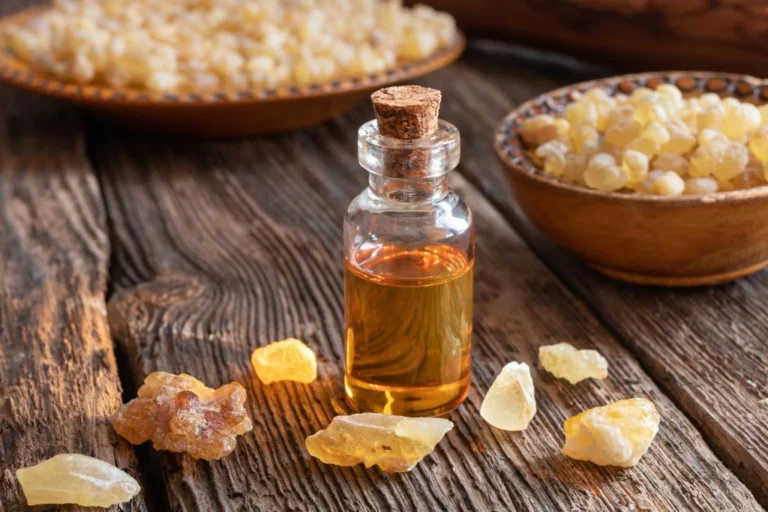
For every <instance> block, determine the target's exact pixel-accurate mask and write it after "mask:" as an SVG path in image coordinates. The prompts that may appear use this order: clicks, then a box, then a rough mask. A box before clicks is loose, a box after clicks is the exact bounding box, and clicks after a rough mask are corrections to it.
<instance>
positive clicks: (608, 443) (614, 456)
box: [562, 398, 660, 468]
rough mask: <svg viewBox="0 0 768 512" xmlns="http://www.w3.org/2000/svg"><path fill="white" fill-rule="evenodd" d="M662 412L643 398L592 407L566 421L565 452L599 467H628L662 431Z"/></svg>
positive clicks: (643, 453)
mask: <svg viewBox="0 0 768 512" xmlns="http://www.w3.org/2000/svg"><path fill="white" fill-rule="evenodd" d="M659 421H660V418H659V413H658V412H657V411H656V407H655V406H654V405H653V402H651V401H649V400H646V399H644V398H632V399H629V400H621V401H619V402H614V403H612V404H608V405H606V406H603V407H597V408H595V409H589V410H586V411H584V412H582V413H581V414H579V415H576V416H574V417H573V418H569V419H568V420H566V422H565V424H564V425H563V428H564V429H565V444H564V445H563V450H562V451H563V454H565V455H567V456H568V457H570V458H572V459H576V460H586V461H589V462H593V463H595V464H597V465H599V466H619V467H623V468H628V467H631V466H634V465H636V464H637V463H638V462H639V461H640V458H641V457H642V456H643V455H645V452H647V451H648V447H649V446H651V442H652V441H653V438H654V437H655V436H656V432H658V431H659Z"/></svg>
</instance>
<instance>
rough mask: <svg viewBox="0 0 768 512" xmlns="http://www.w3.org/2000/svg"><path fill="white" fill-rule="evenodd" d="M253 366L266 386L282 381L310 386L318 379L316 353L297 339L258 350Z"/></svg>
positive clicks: (252, 356) (254, 352) (253, 356)
mask: <svg viewBox="0 0 768 512" xmlns="http://www.w3.org/2000/svg"><path fill="white" fill-rule="evenodd" d="M251 364H253V369H254V371H255V372H256V375H257V376H258V377H259V380H261V382H263V383H264V384H271V383H272V382H278V381H281V380H291V381H294V382H301V383H303V384H309V383H310V382H312V381H314V380H315V379H316V378H317V359H316V358H315V353H314V352H312V349H311V348H309V347H308V346H307V345H306V344H305V343H304V342H302V341H301V340H297V339H296V338H288V339H287V340H283V341H275V342H274V343H270V344H269V345H267V346H266V347H261V348H257V349H256V350H254V351H253V354H252V355H251Z"/></svg>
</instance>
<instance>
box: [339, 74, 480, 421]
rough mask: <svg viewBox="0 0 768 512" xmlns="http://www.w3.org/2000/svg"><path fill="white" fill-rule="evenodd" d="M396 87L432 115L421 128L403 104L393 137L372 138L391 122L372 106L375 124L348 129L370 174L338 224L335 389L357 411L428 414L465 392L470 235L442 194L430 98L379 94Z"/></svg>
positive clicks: (450, 137) (443, 140)
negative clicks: (340, 263) (340, 284)
mask: <svg viewBox="0 0 768 512" xmlns="http://www.w3.org/2000/svg"><path fill="white" fill-rule="evenodd" d="M403 90H407V91H409V98H412V97H413V96H414V94H416V93H419V94H422V95H423V94H434V93H436V94H437V107H434V105H433V107H434V108H433V109H432V111H433V112H432V113H431V115H432V116H434V119H433V120H429V119H426V120H425V119H419V118H418V116H419V115H421V116H424V115H425V114H424V109H416V110H417V112H413V111H412V110H413V105H411V106H410V107H408V108H405V107H403V108H404V109H405V110H404V111H403V112H400V114H399V115H395V116H394V117H395V120H394V121H395V122H397V123H400V125H398V126H396V127H395V129H394V130H392V129H387V130H385V129H383V128H385V127H386V128H392V127H391V126H387V125H388V124H389V123H391V122H392V121H393V118H392V117H386V116H382V115H380V113H379V109H377V116H378V120H373V121H370V122H368V123H366V124H364V125H363V126H362V127H361V128H360V131H359V140H358V156H359V161H360V164H361V165H362V166H363V167H364V168H365V169H366V170H367V171H368V172H369V173H370V176H369V186H368V188H367V189H366V190H364V191H363V192H362V193H361V194H360V195H359V196H358V197H357V198H355V199H354V200H353V201H352V203H351V205H350V206H349V209H348V211H347V214H346V217H345V220H344V283H345V317H346V319H345V320H346V375H345V389H346V392H347V395H348V396H349V397H350V398H352V399H353V400H354V401H355V402H356V404H357V405H358V406H359V408H360V409H361V410H365V411H373V412H383V413H387V414H398V415H404V416H437V415H442V414H445V413H447V412H449V411H451V410H453V409H454V408H456V407H457V406H458V405H459V404H460V403H461V402H462V401H463V400H464V399H465V398H466V396H467V393H468V391H469V385H470V348H471V339H472V287H473V268H474V258H475V230H474V224H473V219H472V213H471V211H470V209H469V207H468V206H467V205H466V204H465V203H464V202H463V201H462V200H461V198H459V197H458V196H457V195H456V194H455V193H453V192H452V191H451V190H450V189H449V188H448V182H447V174H448V172H449V171H450V170H451V169H453V168H455V167H456V165H457V164H458V162H459V154H460V144H459V132H458V130H457V129H456V127H455V126H453V125H452V124H450V123H447V122H445V121H442V120H439V121H438V119H437V108H439V97H440V96H439V92H438V91H434V90H431V89H424V88H415V87H414V86H408V87H395V88H389V89H385V90H384V91H388V92H389V93H390V94H393V93H392V91H395V93H397V94H404V92H403ZM424 91H427V92H424ZM380 92H381V91H380ZM416 96H417V97H418V94H416ZM373 98H374V107H377V103H376V94H374V96H373ZM422 106H423V105H422ZM408 109H411V110H408ZM419 112H421V114H419ZM396 114H397V113H396ZM408 116H411V118H409V117H408ZM414 116H416V117H415V118H413V117H414ZM404 119H405V120H406V121H405V122H404V121H403V120H404ZM404 125H407V126H412V125H417V126H419V125H420V126H421V131H419V129H417V130H416V131H415V132H414V131H413V130H410V134H413V133H415V134H416V135H423V136H418V137H416V138H397V137H394V136H391V135H398V134H400V132H399V131H398V130H399V129H400V128H402V127H403V126H404ZM425 126H426V129H429V128H430V126H431V130H429V132H428V133H424V131H425V128H424V127H425ZM406 132H409V130H406ZM408 134H409V133H406V135H408Z"/></svg>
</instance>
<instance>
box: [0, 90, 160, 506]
mask: <svg viewBox="0 0 768 512" xmlns="http://www.w3.org/2000/svg"><path fill="white" fill-rule="evenodd" d="M109 249H110V248H109V237H108V235H107V232H106V216H105V214H104V207H103V204H102V202H101V197H100V192H99V187H98V181H97V179H96V176H95V175H94V173H93V171H92V169H91V167H90V164H89V163H88V159H87V157H86V155H85V149H84V140H83V135H82V129H81V126H80V123H79V121H78V118H77V117H76V116H74V115H72V114H71V112H70V111H62V110H61V109H59V108H58V107H56V106H54V105H53V104H51V103H50V102H48V101H34V100H31V99H30V98H28V97H25V96H23V95H21V94H18V93H13V92H11V91H9V90H8V89H5V88H3V89H2V90H0V471H1V472H2V473H0V510H2V511H6V512H9V511H16V510H21V509H22V508H23V507H24V505H23V504H24V503H25V500H24V497H23V494H22V491H21V488H20V486H19V485H18V483H17V481H16V477H15V471H16V469H18V468H19V467H24V466H29V465H32V464H36V463H38V462H41V461H43V460H45V459H47V458H49V457H52V456H53V455H56V454H57V453H65V452H75V453H83V454H85V455H90V456H93V457H96V458H99V459H102V460H105V461H107V462H109V463H111V464H115V465H116V466H118V467H120V468H121V469H124V470H125V471H127V472H128V473H130V474H132V475H134V476H138V470H137V462H136V458H135V455H134V450H133V448H132V447H131V446H130V445H129V444H128V443H126V442H124V441H122V440H121V439H119V438H118V436H117V435H116V434H115V433H114V431H113V430H112V427H111V425H110V421H109V417H110V416H111V415H112V413H113V412H114V411H115V410H116V409H117V408H118V407H119V406H120V404H121V402H122V399H121V395H120V393H121V388H120V382H119V379H118V374H117V365H116V362H115V355H114V352H113V346H112V339H111V337H110V334H109V327H108V324H107V315H106V302H105V297H104V295H105V292H106V283H107V265H108V261H109ZM114 509H115V510H135V511H138V510H146V507H145V505H144V502H143V498H142V497H141V496H139V497H138V498H136V499H134V500H133V501H131V502H130V503H128V504H126V505H124V506H120V507H114Z"/></svg>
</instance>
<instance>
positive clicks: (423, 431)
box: [306, 412, 453, 472]
mask: <svg viewBox="0 0 768 512" xmlns="http://www.w3.org/2000/svg"><path fill="white" fill-rule="evenodd" d="M452 428H453V423H452V422H451V421H449V420H444V419H441V418H406V417H404V416H391V415H387V414H376V413H370V412H368V413H363V414H353V415H351V416H336V417H335V418H333V421H332V422H331V424H330V425H329V426H328V428H326V429H325V430H321V431H320V432H317V433H316V434H313V435H311V436H309V437H308V438H307V441H306V445H307V450H309V453H310V454H311V455H312V456H313V457H317V458H318V459H320V460H321V461H323V462H324V463H326V464H335V465H337V466H354V465H355V464H360V463H363V464H365V467H367V468H369V467H371V466H373V465H377V466H379V468H381V470H382V471H386V472H402V471H410V470H411V469H413V467H414V466H415V465H416V464H418V463H419V461H420V460H421V459H423V458H424V457H425V456H426V455H429V454H430V453H432V450H434V449H435V446H436V445H437V443H439V442H440V440H441V439H442V438H443V436H444V435H445V434H446V432H448V431H450V430H451V429H452Z"/></svg>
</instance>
